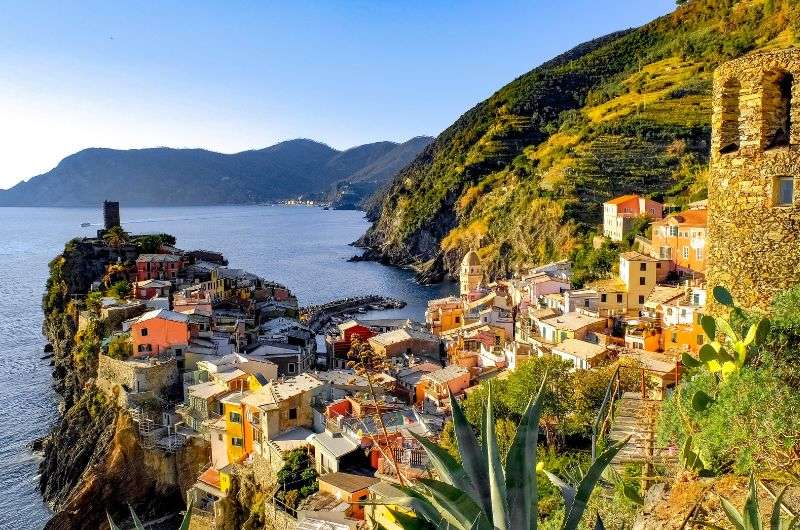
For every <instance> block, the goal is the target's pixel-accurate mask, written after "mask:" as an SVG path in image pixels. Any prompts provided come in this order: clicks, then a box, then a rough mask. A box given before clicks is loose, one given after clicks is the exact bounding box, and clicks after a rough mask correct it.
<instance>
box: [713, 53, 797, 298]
mask: <svg viewBox="0 0 800 530" xmlns="http://www.w3.org/2000/svg"><path fill="white" fill-rule="evenodd" d="M711 125H712V134H711V174H710V177H709V182H708V246H709V255H708V274H707V279H708V285H709V287H714V286H717V285H722V286H725V287H727V288H728V289H729V290H730V292H731V294H733V296H734V299H735V300H736V302H737V304H738V305H740V306H742V307H744V308H748V309H761V310H767V309H768V308H769V306H770V303H771V301H772V298H773V296H774V295H775V294H776V293H778V292H780V291H782V290H784V289H786V288H787V287H790V286H792V285H794V284H797V283H800V49H798V48H788V49H784V50H777V51H768V52H763V53H755V54H751V55H747V56H745V57H742V58H740V59H736V60H733V61H730V62H728V63H725V64H723V65H722V66H720V67H719V68H718V69H717V71H716V72H715V74H714V96H713V116H712V122H711Z"/></svg>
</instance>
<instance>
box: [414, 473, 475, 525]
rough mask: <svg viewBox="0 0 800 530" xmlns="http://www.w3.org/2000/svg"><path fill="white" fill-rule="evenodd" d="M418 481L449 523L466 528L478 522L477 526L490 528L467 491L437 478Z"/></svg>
mask: <svg viewBox="0 0 800 530" xmlns="http://www.w3.org/2000/svg"><path fill="white" fill-rule="evenodd" d="M419 482H420V483H421V484H423V485H424V486H425V487H426V489H427V493H428V495H429V498H430V499H431V500H432V501H433V502H432V504H433V505H434V506H438V507H440V513H441V515H442V517H443V518H444V519H445V520H446V521H447V522H449V523H450V524H452V525H454V526H457V527H459V528H464V529H465V530H468V529H470V528H472V527H473V525H474V524H475V523H476V522H478V523H479V525H478V528H491V526H490V525H489V522H488V520H486V518H485V516H484V515H483V512H481V509H480V506H478V505H477V504H476V503H475V501H473V500H472V498H471V497H470V496H469V494H468V493H467V492H465V491H462V490H460V489H458V488H454V487H453V486H451V485H450V484H446V483H444V482H441V481H438V480H432V479H427V478H421V479H419Z"/></svg>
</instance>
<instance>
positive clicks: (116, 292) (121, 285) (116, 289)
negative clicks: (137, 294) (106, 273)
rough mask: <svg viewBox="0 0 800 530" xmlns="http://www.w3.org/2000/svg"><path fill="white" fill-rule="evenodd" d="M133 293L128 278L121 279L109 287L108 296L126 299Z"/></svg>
mask: <svg viewBox="0 0 800 530" xmlns="http://www.w3.org/2000/svg"><path fill="white" fill-rule="evenodd" d="M130 294H131V284H130V283H128V281H127V280H120V281H118V282H114V284H113V285H112V286H111V287H110V288H109V289H108V296H112V297H114V298H116V299H118V300H124V299H125V298H127V297H128V296H130Z"/></svg>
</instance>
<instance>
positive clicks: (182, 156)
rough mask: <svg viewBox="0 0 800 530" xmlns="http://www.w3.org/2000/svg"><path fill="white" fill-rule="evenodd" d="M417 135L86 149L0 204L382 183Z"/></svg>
mask: <svg viewBox="0 0 800 530" xmlns="http://www.w3.org/2000/svg"><path fill="white" fill-rule="evenodd" d="M415 140H416V139H412V140H410V141H409V142H406V143H404V144H397V143H394V142H375V143H371V144H365V145H361V146H357V147H353V148H351V149H347V150H344V151H337V150H336V149H333V148H332V147H329V146H327V145H325V144H322V143H319V142H315V141H313V140H305V139H298V140H290V141H286V142H281V143H279V144H276V145H273V146H271V147H267V148H265V149H259V150H253V151H243V152H241V153H235V154H223V153H215V152H213V151H206V150H204V149H170V148H166V147H159V148H153V149H131V150H117V149H96V148H95V149H85V150H83V151H80V152H78V153H75V154H73V155H70V156H68V157H67V158H65V159H64V160H62V161H61V162H60V163H59V164H58V166H57V167H55V168H54V169H52V170H51V171H48V172H47V173H44V174H42V175H38V176H36V177H33V178H32V179H30V180H28V181H27V182H21V183H19V184H17V185H16V186H14V187H13V188H11V189H9V190H5V191H2V190H0V206H42V205H45V206H81V205H82V206H86V205H95V204H97V203H98V202H100V201H102V200H104V199H108V198H112V197H113V198H114V199H116V200H119V201H121V202H122V203H123V204H126V205H164V206H167V205H170V206H171V205H195V204H241V203H259V202H267V201H274V200H281V199H289V198H295V197H298V196H307V197H311V198H322V197H323V196H324V195H325V194H326V193H327V192H328V190H329V189H330V188H331V186H332V185H334V183H337V182H340V181H343V180H348V179H362V178H368V179H369V178H371V179H372V180H371V182H376V184H375V186H376V187H377V186H378V185H379V184H383V183H385V182H386V181H388V180H389V179H391V177H392V176H393V175H394V173H396V172H397V170H399V169H400V167H401V166H398V165H397V160H398V158H399V159H400V161H401V163H402V162H406V163H407V162H408V161H410V160H411V159H413V158H414V157H415V156H416V155H417V153H419V151H420V150H421V149H422V148H423V147H424V144H420V143H419V142H417V141H415ZM398 149H399V150H400V154H399V155H398V154H397V153H398ZM403 165H404V164H403ZM373 189H374V188H373Z"/></svg>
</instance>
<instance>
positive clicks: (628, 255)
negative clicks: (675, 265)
mask: <svg viewBox="0 0 800 530" xmlns="http://www.w3.org/2000/svg"><path fill="white" fill-rule="evenodd" d="M619 257H620V258H625V259H626V260H628V261H658V260H657V259H655V258H651V257H650V256H648V255H647V254H642V253H641V252H636V251H635V250H630V251H628V252H623V253H622V254H620V255H619Z"/></svg>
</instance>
